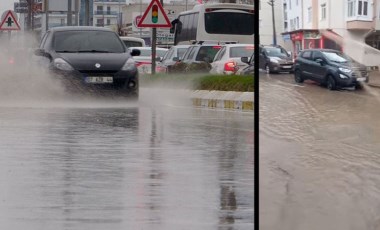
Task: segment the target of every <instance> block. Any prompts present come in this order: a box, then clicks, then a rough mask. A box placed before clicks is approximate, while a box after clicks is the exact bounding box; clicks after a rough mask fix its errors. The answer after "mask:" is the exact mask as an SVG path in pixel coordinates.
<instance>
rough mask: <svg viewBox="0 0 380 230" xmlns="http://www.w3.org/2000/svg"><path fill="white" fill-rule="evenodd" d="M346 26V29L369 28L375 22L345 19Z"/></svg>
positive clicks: (373, 25) (372, 26) (371, 27)
mask: <svg viewBox="0 0 380 230" xmlns="http://www.w3.org/2000/svg"><path fill="white" fill-rule="evenodd" d="M346 26H347V29H348V30H371V29H373V28H374V27H375V23H374V22H373V21H361V20H353V21H347V24H346Z"/></svg>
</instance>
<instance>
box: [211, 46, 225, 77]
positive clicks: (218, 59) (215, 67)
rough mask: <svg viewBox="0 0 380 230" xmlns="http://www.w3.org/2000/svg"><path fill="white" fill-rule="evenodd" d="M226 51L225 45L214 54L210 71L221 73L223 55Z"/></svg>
mask: <svg viewBox="0 0 380 230" xmlns="http://www.w3.org/2000/svg"><path fill="white" fill-rule="evenodd" d="M225 53H226V47H225V46H224V47H222V48H221V49H220V50H219V51H218V53H217V54H216V55H215V58H214V60H213V62H212V63H211V70H210V72H211V73H223V67H224V65H223V56H224V54H225Z"/></svg>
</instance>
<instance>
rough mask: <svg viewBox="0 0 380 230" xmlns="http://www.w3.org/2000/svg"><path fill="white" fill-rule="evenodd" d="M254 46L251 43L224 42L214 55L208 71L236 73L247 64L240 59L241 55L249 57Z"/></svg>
mask: <svg viewBox="0 0 380 230" xmlns="http://www.w3.org/2000/svg"><path fill="white" fill-rule="evenodd" d="M253 49H254V46H253V45H252V44H226V45H223V46H222V48H221V49H220V50H219V51H218V53H217V54H216V55H215V58H214V60H213V62H212V63H211V70H210V73H216V74H236V72H238V70H239V69H241V68H244V67H246V66H247V65H248V64H247V63H244V62H242V61H241V58H242V57H251V56H252V54H253Z"/></svg>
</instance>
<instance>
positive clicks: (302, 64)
mask: <svg viewBox="0 0 380 230" xmlns="http://www.w3.org/2000/svg"><path fill="white" fill-rule="evenodd" d="M311 59H312V51H310V50H305V51H302V52H301V54H300V55H299V56H298V57H297V59H296V65H297V68H298V69H299V70H300V71H301V74H302V75H303V76H305V77H306V78H312V73H311V69H310V68H311V65H312V60H311Z"/></svg>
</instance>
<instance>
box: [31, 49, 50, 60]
mask: <svg viewBox="0 0 380 230" xmlns="http://www.w3.org/2000/svg"><path fill="white" fill-rule="evenodd" d="M34 55H36V56H40V57H47V58H51V56H50V54H48V53H46V52H45V50H44V49H35V50H34Z"/></svg>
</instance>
